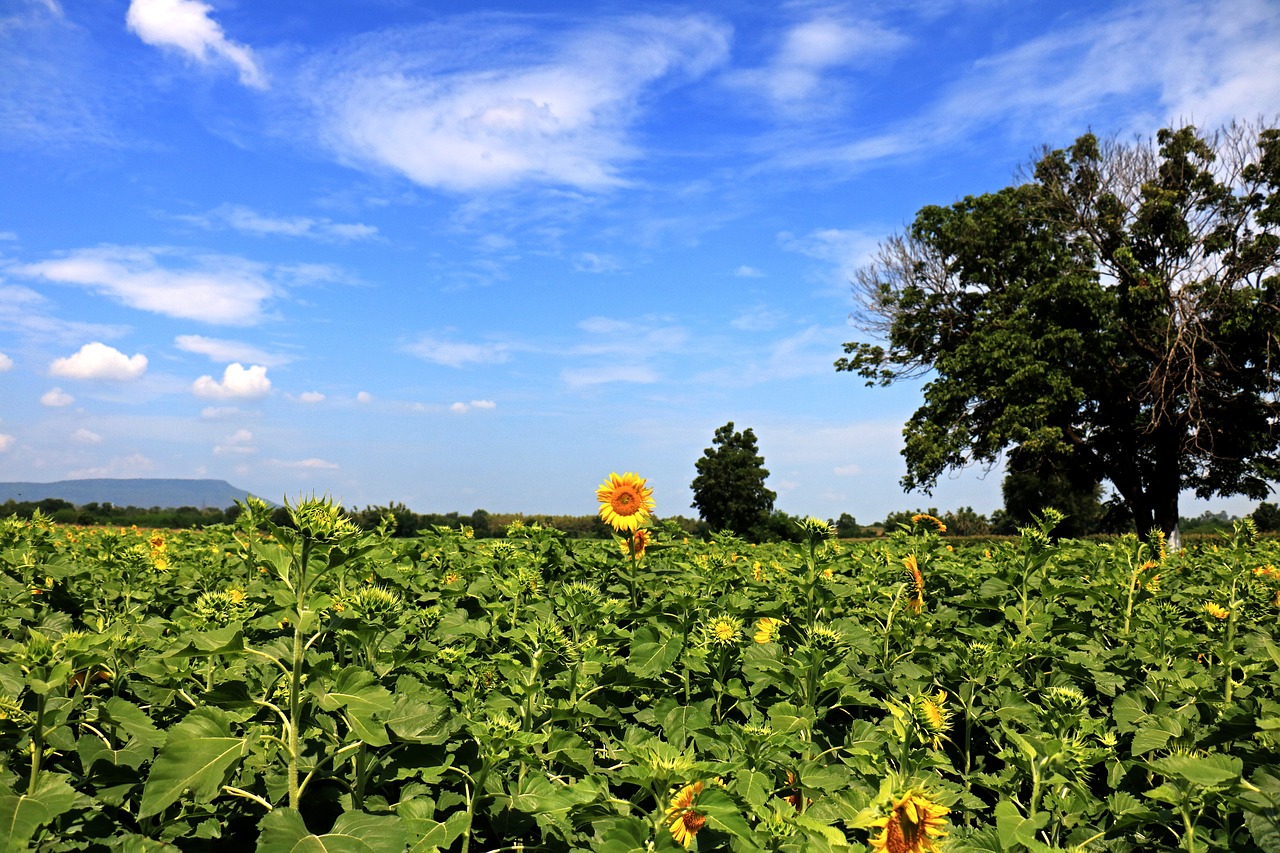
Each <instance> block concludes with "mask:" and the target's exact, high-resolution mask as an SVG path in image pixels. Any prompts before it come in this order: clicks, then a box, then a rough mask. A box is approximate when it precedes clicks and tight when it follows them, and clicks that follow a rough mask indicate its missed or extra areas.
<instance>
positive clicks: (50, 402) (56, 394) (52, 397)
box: [40, 388, 76, 409]
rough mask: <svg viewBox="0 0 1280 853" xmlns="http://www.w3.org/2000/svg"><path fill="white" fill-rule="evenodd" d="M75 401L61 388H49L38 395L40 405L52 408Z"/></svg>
mask: <svg viewBox="0 0 1280 853" xmlns="http://www.w3.org/2000/svg"><path fill="white" fill-rule="evenodd" d="M75 401H76V398H75V397H72V396H71V395H70V394H68V393H67V392H66V391H63V390H62V389H61V388H50V389H49V390H48V391H45V392H44V393H43V394H41V395H40V405H42V406H49V407H50V408H54V409H58V408H62V407H63V406H70V405H71V404H72V403H74V402H75Z"/></svg>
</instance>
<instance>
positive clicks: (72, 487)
mask: <svg viewBox="0 0 1280 853" xmlns="http://www.w3.org/2000/svg"><path fill="white" fill-rule="evenodd" d="M248 497H250V492H248V491H246V490H244V489H238V488H236V487H235V486H233V485H231V484H230V483H228V482H227V481H226V480H212V479H177V478H157V477H136V478H110V477H98V478H90V479H78V480H56V481H54V482H51V483H34V482H16V481H15V482H0V503H3V502H5V501H10V500H12V501H16V502H21V501H42V500H46V499H49V498H59V499H61V500H64V501H68V502H70V503H72V504H75V505H76V506H84V505H85V504H90V503H97V504H104V503H109V504H112V505H114V506H122V507H124V506H134V507H138V508H140V509H148V508H150V507H163V508H165V509H173V508H177V507H184V506H190V507H196V508H198V509H206V508H208V507H215V508H218V509H226V508H227V507H229V506H231V505H232V504H234V503H235V502H236V501H237V500H239V501H243V500H245V499H246V498H248Z"/></svg>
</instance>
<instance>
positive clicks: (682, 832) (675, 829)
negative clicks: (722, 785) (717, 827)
mask: <svg viewBox="0 0 1280 853" xmlns="http://www.w3.org/2000/svg"><path fill="white" fill-rule="evenodd" d="M701 793H702V783H701V782H694V783H693V784H692V785H685V786H684V787H683V788H681V789H680V790H679V791H677V792H676V795H675V796H674V797H672V798H671V803H670V805H668V806H667V830H668V831H669V832H670V833H671V837H672V838H674V839H675V842H676V843H677V844H679V845H682V846H684V847H688V846H689V842H690V841H693V837H694V836H695V835H697V834H698V830H700V829H702V827H703V826H704V825H706V822H707V816H706V815H704V814H702V813H701V812H699V811H697V810H696V809H695V806H696V805H697V802H698V795H699V794H701Z"/></svg>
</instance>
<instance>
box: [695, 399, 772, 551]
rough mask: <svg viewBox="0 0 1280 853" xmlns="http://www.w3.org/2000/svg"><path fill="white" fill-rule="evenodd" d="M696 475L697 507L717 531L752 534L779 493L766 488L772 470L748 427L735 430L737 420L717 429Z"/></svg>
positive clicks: (766, 516) (763, 519) (705, 519)
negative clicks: (766, 464)
mask: <svg viewBox="0 0 1280 853" xmlns="http://www.w3.org/2000/svg"><path fill="white" fill-rule="evenodd" d="M711 444H712V446H711V447H708V448H707V449H706V450H705V451H703V455H702V458H701V459H699V460H698V461H697V463H696V466H695V467H696V468H697V471H698V474H697V476H696V477H694V478H693V506H694V507H696V508H697V510H698V514H699V515H701V516H702V518H703V520H704V521H706V522H707V523H708V524H710V525H711V529H713V530H731V531H733V532H734V533H737V534H738V535H740V536H745V535H748V534H750V533H751V532H752V530H753V529H754V528H756V527H757V526H758V525H760V524H761V523H762V522H764V521H765V520H766V519H768V517H769V513H771V512H772V511H773V500H774V498H776V497H777V494H776V493H774V492H772V491H770V490H769V489H767V488H765V485H764V481H765V479H766V478H768V476H769V472H768V471H767V470H766V469H765V467H764V457H763V456H761V455H760V453H759V451H758V450H757V448H756V434H755V433H754V432H752V431H751V429H750V428H749V427H748V428H747V429H745V430H743V431H742V432H735V431H734V429H733V421H729V423H727V424H725V425H724V426H722V427H720V428H719V429H717V430H716V434H715V437H714V438H713V439H712V441H711Z"/></svg>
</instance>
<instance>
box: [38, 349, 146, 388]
mask: <svg viewBox="0 0 1280 853" xmlns="http://www.w3.org/2000/svg"><path fill="white" fill-rule="evenodd" d="M146 372H147V357H146V356H145V355H143V354H141V353H137V354H135V355H132V356H127V355H125V354H124V353H122V352H120V350H118V349H116V348H115V347H109V346H107V345H106V344H103V343H99V342H98V341H94V342H92V343H88V344H85V345H84V346H82V347H80V351H79V352H77V353H75V354H74V355H70V356H67V357H66V358H55V359H54V360H53V361H52V362H51V363H50V364H49V374H50V375H51V376H62V377H64V378H66V379H113V380H121V381H122V380H126V379H137V378H138V377H139V376H141V375H142V374H144V373H146Z"/></svg>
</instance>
